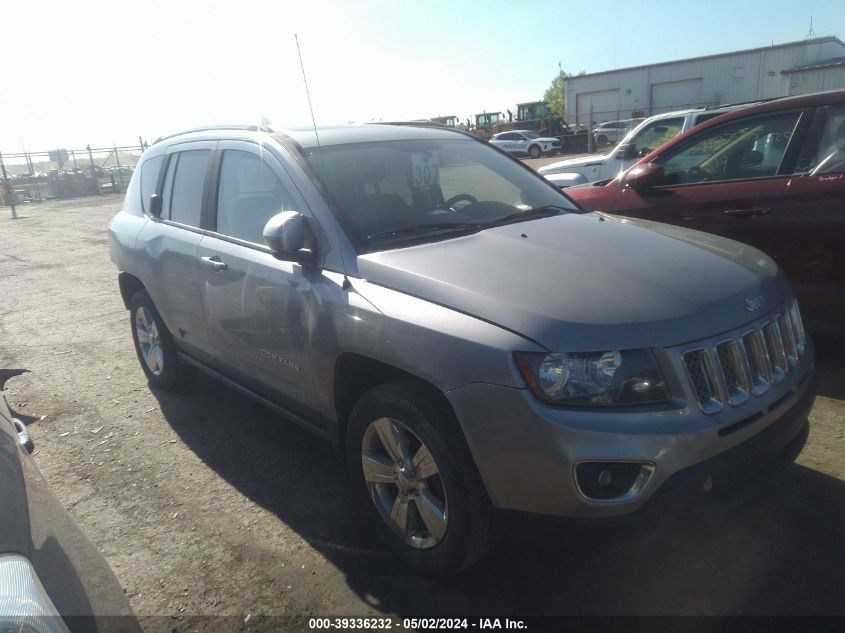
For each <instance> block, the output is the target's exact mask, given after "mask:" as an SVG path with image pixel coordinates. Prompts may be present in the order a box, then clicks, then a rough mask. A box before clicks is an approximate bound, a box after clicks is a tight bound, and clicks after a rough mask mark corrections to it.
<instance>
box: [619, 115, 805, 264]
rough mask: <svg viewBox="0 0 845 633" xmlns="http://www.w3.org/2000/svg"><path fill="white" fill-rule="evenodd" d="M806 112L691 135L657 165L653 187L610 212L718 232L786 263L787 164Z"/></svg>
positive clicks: (630, 193)
mask: <svg viewBox="0 0 845 633" xmlns="http://www.w3.org/2000/svg"><path fill="white" fill-rule="evenodd" d="M801 115H802V112H801V111H791V112H774V113H766V114H762V115H756V116H753V115H752V116H748V117H743V118H739V119H733V120H731V121H729V122H727V123H725V124H723V125H717V126H714V127H710V128H707V129H705V130H702V131H701V132H699V133H698V134H693V135H691V136H690V137H688V138H687V139H686V141H685V142H682V143H679V144H676V145H673V146H671V147H669V148H668V149H667V150H666V152H664V153H662V154H659V155H658V156H657V157H656V158H654V159H653V160H652V161H651V163H652V164H656V165H658V166H660V167H661V168H662V173H661V174H659V175H658V177H657V179H656V180H655V181H654V182H653V183H652V184H651V185H650V186H648V187H646V188H638V189H639V190H637V189H634V188H631V187H623V188H622V189H620V190H619V192H618V195H617V196H616V202H615V204H614V206H613V210H612V212H613V213H617V214H619V215H626V216H633V217H638V218H645V219H648V220H656V221H659V222H667V223H669V224H677V225H680V226H684V227H688V228H692V229H698V230H701V231H705V232H708V233H715V234H716V235H721V236H724V237H728V238H731V239H734V240H737V241H739V242H744V243H746V244H751V245H752V246H755V247H757V248H759V249H760V250H762V251H764V252H765V253H767V254H768V255H770V256H771V257H773V258H775V259H776V260H778V261H781V259H782V257H783V253H784V248H785V247H786V246H787V245H788V239H787V236H786V235H785V234H784V231H783V230H782V228H781V225H780V224H779V222H778V216H779V214H780V210H781V202H782V199H783V196H784V193H785V191H786V187H787V183H788V182H789V179H790V177H789V175H787V174H784V171H787V172H788V171H790V170H789V169H785V168H782V164H784V163H785V161H784V157H785V156H786V150H787V147H788V146H789V144H790V140H791V138H792V136H793V132H794V131H795V129H796V126H797V124H798V122H799V119H800V118H801ZM611 186H613V185H611Z"/></svg>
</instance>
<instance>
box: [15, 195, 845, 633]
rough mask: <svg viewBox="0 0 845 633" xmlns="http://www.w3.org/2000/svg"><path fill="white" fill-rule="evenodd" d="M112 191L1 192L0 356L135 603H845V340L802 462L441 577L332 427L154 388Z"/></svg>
mask: <svg viewBox="0 0 845 633" xmlns="http://www.w3.org/2000/svg"><path fill="white" fill-rule="evenodd" d="M119 204H120V201H119V200H118V198H117V197H104V198H94V199H90V198H89V199H81V200H77V201H73V202H63V203H46V204H43V205H37V206H36V205H33V206H25V207H21V208H20V209H19V210H18V213H19V216H20V219H18V220H15V221H11V220H9V219H8V210H3V214H2V217H0V275H2V277H0V279H2V286H0V287H2V290H3V302H2V304H0V368H15V367H19V368H25V369H27V370H29V373H26V374H24V375H21V376H19V377H15V378H13V379H11V380H10V381H9V382H8V383H7V397H8V400H9V404H10V405H11V407H12V408H13V409H14V410H15V411H16V412H17V414H18V415H19V416H21V417H23V418H24V419H25V420H26V421H28V422H29V423H31V426H30V430H31V433H32V435H33V438H34V440H35V444H36V453H35V460H36V462H37V464H38V465H39V467H40V468H41V470H42V472H43V473H44V474H45V475H46V477H47V478H48V480H49V482H50V484H51V485H52V487H53V490H54V491H55V492H56V494H57V495H58V497H59V498H60V499H61V500H62V502H63V503H64V504H65V506H66V507H67V508H68V509H69V511H70V513H71V514H72V515H73V517H74V518H75V519H76V520H77V521H78V522H79V523H80V524H81V526H82V527H83V528H84V529H85V530H86V532H87V533H88V534H89V536H90V537H91V539H92V540H93V542H94V543H95V544H96V545H97V546H98V547H99V548H100V549H101V550H102V551H103V552H104V555H105V556H106V558H107V560H108V561H109V563H110V564H111V566H112V568H113V569H114V571H115V573H116V574H117V576H118V578H119V579H120V581H121V583H122V584H123V586H124V587H125V589H126V591H127V594H128V595H129V596H130V600H131V604H132V606H133V607H134V609H135V610H136V612H137V613H138V614H139V615H141V616H152V615H158V616H172V617H173V618H181V619H182V620H181V621H180V622H179V626H180V630H182V629H183V627H185V629H184V630H187V627H188V625H192V624H197V623H198V622H201V621H200V620H197V619H196V618H195V617H194V616H197V615H208V614H226V615H237V616H241V617H244V616H246V615H247V614H252V615H257V614H318V615H327V614H332V615H357V614H381V613H384V614H395V615H399V616H424V615H434V614H438V613H442V614H467V615H469V614H475V615H490V614H501V615H504V614H522V615H526V614H535V613H537V614H540V613H541V614H571V613H578V614H598V613H628V614H666V613H672V614H752V613H753V614H812V613H825V614H845V600H843V599H842V597H843V595H842V588H843V587H845V450H844V449H845V439H843V433H845V424H844V423H845V404H843V402H842V400H843V399H845V360H843V359H845V344H843V343H842V342H841V341H836V340H832V339H821V340H818V341H817V345H818V347H819V365H820V377H821V390H820V395H819V398H818V399H817V401H816V405H815V408H814V410H813V412H812V416H811V420H812V432H811V436H810V440H809V444H808V445H807V447H806V448H805V450H804V452H803V454H802V455H801V457H800V458H799V460H798V464H796V465H793V466H790V467H788V468H787V469H785V470H783V471H781V472H779V473H777V474H776V475H775V476H774V477H773V478H771V479H770V480H769V481H768V482H767V483H766V484H765V485H764V486H763V487H762V488H761V489H760V490H758V491H757V494H756V495H754V496H753V497H751V498H749V499H745V500H744V501H743V502H742V503H737V504H733V505H732V506H729V507H727V508H725V509H723V510H722V511H721V512H715V511H714V512H712V513H707V514H703V515H701V516H696V517H692V518H690V519H689V520H679V521H677V522H675V523H673V524H671V525H670V526H668V528H669V529H668V530H665V531H662V532H658V533H657V534H655V535H652V537H651V538H644V539H641V538H640V537H638V538H637V539H633V538H631V537H630V536H628V537H624V536H623V537H618V538H616V539H614V540H606V539H605V538H603V537H599V536H592V537H590V538H584V537H579V538H577V539H575V538H571V537H569V536H567V535H564V534H561V535H560V536H559V537H557V538H548V539H545V540H542V541H541V540H539V539H533V542H524V541H523V540H518V539H515V538H509V539H507V540H506V541H505V542H504V543H503V545H502V546H501V547H500V548H499V549H498V550H497V551H496V552H495V553H494V554H493V555H492V556H490V557H489V559H487V560H485V561H484V562H483V563H482V564H480V565H478V566H477V567H475V568H473V569H471V570H470V571H468V572H466V573H464V574H462V575H459V576H457V577H453V578H449V579H447V580H431V579H426V578H422V577H419V576H416V575H414V574H412V573H409V572H408V571H407V570H406V569H405V568H403V567H402V566H401V565H399V564H398V563H397V562H395V561H394V560H393V559H392V558H390V557H389V556H387V555H386V554H385V553H384V552H383V551H382V549H381V548H380V547H379V545H378V543H376V542H375V541H374V539H373V538H372V537H371V536H370V534H369V532H368V531H367V530H366V528H365V527H364V526H363V525H362V523H361V520H360V519H359V517H358V515H357V514H356V512H355V509H354V508H353V507H352V506H351V504H350V502H349V500H348V496H347V488H346V481H345V478H344V468H343V465H342V463H341V461H340V459H339V458H338V457H337V456H336V455H335V454H334V453H333V452H332V450H331V448H330V447H329V446H328V445H326V444H323V443H322V442H321V441H319V440H317V439H315V438H312V437H311V436H309V435H308V434H307V433H305V432H304V431H300V430H299V429H298V428H296V427H295V426H293V425H292V424H288V423H286V422H284V421H283V420H282V419H280V418H279V417H278V416H276V415H274V414H272V413H270V412H269V411H267V410H265V409H263V408H261V407H260V406H258V405H256V404H253V403H252V402H250V401H249V400H247V399H246V398H244V397H242V396H240V395H238V394H237V393H235V392H233V391H231V390H230V389H228V388H225V387H223V386H221V385H220V384H217V383H215V382H213V381H212V380H209V379H205V378H200V379H199V380H197V382H196V383H195V384H194V385H193V386H191V387H190V388H188V389H187V391H184V392H181V393H159V392H152V391H150V389H149V388H148V387H147V384H146V382H145V380H144V376H143V373H142V372H141V369H140V367H139V365H138V361H137V359H136V357H135V354H134V350H133V348H132V342H131V338H130V334H129V321H128V313H127V311H126V310H125V309H124V307H123V304H122V302H121V299H120V295H119V293H118V289H117V283H116V271H115V270H114V268H113V267H112V265H111V263H110V262H109V257H108V248H107V243H106V228H107V225H108V222H109V219H110V218H111V217H112V215H113V214H114V213H115V212H116V210H117V209H118V207H119ZM42 417H43V419H42ZM150 622H151V621H150ZM173 622H177V620H175V619H174V620H173ZM148 628H150V630H153V629H158V627H157V626H153V625H150V626H149V627H148Z"/></svg>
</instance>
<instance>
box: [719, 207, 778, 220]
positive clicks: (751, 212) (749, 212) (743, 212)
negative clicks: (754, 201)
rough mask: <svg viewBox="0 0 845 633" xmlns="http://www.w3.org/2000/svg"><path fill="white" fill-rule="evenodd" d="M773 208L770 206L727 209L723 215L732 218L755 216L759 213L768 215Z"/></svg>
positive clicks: (759, 214)
mask: <svg viewBox="0 0 845 633" xmlns="http://www.w3.org/2000/svg"><path fill="white" fill-rule="evenodd" d="M772 211H774V209H773V208H772V207H755V208H753V209H729V210H727V211H725V215H729V216H731V217H734V218H756V217H758V216H761V215H769V214H770V213H772Z"/></svg>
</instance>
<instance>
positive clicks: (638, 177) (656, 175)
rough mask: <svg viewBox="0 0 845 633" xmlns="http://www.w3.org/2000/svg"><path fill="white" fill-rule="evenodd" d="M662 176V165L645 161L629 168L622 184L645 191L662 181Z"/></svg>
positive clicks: (635, 189)
mask: <svg viewBox="0 0 845 633" xmlns="http://www.w3.org/2000/svg"><path fill="white" fill-rule="evenodd" d="M662 178H663V168H662V167H661V166H660V165H656V164H654V163H645V164H644V165H637V166H636V167H632V168H631V169H629V170H628V173H626V174H625V176H624V177H623V180H622V185H623V186H624V187H630V188H631V189H633V190H634V191H644V190H646V189H648V188H649V187H653V186H654V185H655V184H656V183H658V182H660V180H661V179H662Z"/></svg>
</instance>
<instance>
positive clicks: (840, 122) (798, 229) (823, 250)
mask: <svg viewBox="0 0 845 633" xmlns="http://www.w3.org/2000/svg"><path fill="white" fill-rule="evenodd" d="M796 171H797V172H800V173H799V174H796V175H795V176H794V177H792V178H790V179H789V181H788V182H787V187H786V192H785V194H784V200H783V205H782V211H781V213H780V218H779V220H780V224H781V227H780V231H781V232H782V233H783V234H784V235H788V236H790V242H789V245H788V247H787V248H785V249H784V252H783V255H782V262H783V263H782V266H783V268H784V270H787V271H788V275H789V278H790V280H791V281H792V284H793V287H794V288H795V292H796V293H797V294H798V295H799V301H800V303H801V308H802V310H803V311H804V312H805V314H806V315H807V316H809V317H811V318H816V319H820V320H824V321H832V322H839V323H845V105H837V106H828V107H823V108H818V109H817V110H816V112H815V115H814V117H813V123H812V125H811V127H810V130H809V133H808V134H807V139H806V141H805V143H804V147H803V149H802V151H801V155H800V157H799V159H798V165H797V169H796Z"/></svg>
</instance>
